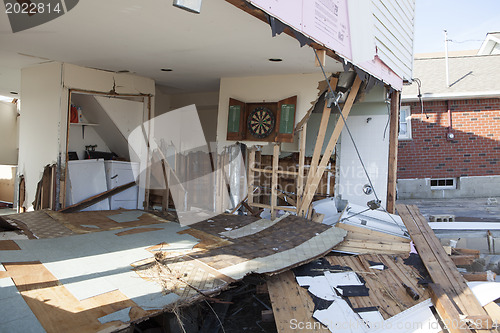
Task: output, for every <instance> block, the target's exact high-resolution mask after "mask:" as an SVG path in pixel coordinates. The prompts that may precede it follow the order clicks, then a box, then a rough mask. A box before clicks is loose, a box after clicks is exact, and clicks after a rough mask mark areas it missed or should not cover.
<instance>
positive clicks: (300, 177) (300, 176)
mask: <svg viewBox="0 0 500 333" xmlns="http://www.w3.org/2000/svg"><path fill="white" fill-rule="evenodd" d="M306 136H307V123H305V124H304V126H303V127H302V131H300V141H299V170H298V172H297V213H298V212H299V206H300V204H301V203H302V196H303V195H304V162H305V156H306Z"/></svg>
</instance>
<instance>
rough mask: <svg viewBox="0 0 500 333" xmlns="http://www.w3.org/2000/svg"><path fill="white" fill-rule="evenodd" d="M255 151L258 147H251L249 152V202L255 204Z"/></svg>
mask: <svg viewBox="0 0 500 333" xmlns="http://www.w3.org/2000/svg"><path fill="white" fill-rule="evenodd" d="M255 151H256V148H255V147H252V148H250V150H249V152H248V204H249V205H250V206H251V205H252V204H253V191H254V189H255V171H254V170H253V169H254V168H255Z"/></svg>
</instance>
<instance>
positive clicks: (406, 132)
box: [398, 106, 411, 140]
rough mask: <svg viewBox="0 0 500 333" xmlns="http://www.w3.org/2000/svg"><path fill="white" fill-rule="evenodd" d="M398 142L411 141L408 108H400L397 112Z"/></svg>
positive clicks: (409, 112)
mask: <svg viewBox="0 0 500 333" xmlns="http://www.w3.org/2000/svg"><path fill="white" fill-rule="evenodd" d="M398 139H399V140H410V139H411V111H410V107H409V106H402V107H401V109H400V110H399V136H398Z"/></svg>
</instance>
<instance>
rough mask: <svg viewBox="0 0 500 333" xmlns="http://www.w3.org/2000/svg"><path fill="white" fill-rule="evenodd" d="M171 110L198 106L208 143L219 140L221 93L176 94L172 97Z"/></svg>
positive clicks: (197, 109)
mask: <svg viewBox="0 0 500 333" xmlns="http://www.w3.org/2000/svg"><path fill="white" fill-rule="evenodd" d="M170 100H171V103H170V109H171V110H175V109H179V108H182V107H185V106H188V105H191V104H195V105H196V111H198V117H199V118H200V122H201V126H202V128H203V133H204V134H205V139H206V141H207V143H209V144H210V143H213V142H215V141H216V139H217V114H218V108H219V92H218V91H215V92H206V93H193V94H176V95H171V96H170Z"/></svg>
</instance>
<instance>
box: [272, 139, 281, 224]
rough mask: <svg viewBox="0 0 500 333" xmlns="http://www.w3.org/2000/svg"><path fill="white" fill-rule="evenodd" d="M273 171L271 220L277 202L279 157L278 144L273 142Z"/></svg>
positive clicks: (274, 213) (274, 214)
mask: <svg viewBox="0 0 500 333" xmlns="http://www.w3.org/2000/svg"><path fill="white" fill-rule="evenodd" d="M273 145H274V146H273V173H272V176H271V220H274V219H275V218H276V210H275V207H276V206H277V203H278V166H279V159H280V145H279V143H274V144H273Z"/></svg>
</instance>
